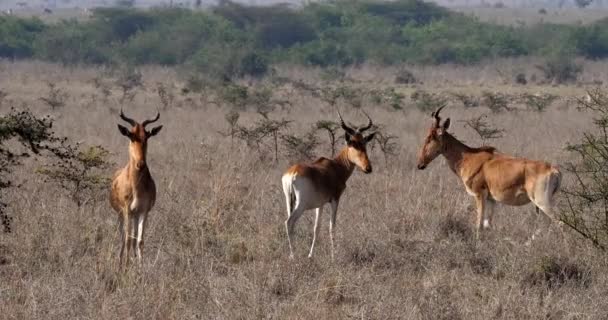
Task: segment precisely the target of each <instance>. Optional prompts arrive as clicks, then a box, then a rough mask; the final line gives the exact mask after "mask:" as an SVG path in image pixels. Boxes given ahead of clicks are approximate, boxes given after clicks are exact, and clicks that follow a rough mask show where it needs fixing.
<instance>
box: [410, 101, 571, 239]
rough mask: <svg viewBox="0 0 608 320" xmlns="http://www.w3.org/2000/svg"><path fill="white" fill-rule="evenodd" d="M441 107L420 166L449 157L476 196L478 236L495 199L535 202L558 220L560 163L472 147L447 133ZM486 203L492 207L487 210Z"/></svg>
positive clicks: (499, 200) (422, 151) (511, 202)
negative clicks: (555, 207) (441, 116)
mask: <svg viewBox="0 0 608 320" xmlns="http://www.w3.org/2000/svg"><path fill="white" fill-rule="evenodd" d="M442 108H443V107H442ZM442 108H439V109H438V110H437V111H435V112H433V113H432V117H433V124H432V126H431V128H430V129H429V132H428V134H427V136H426V138H425V140H424V144H423V145H422V147H421V148H420V152H419V155H418V169H421V170H422V169H424V168H426V166H427V165H428V164H429V163H430V162H431V161H433V159H435V158H436V157H437V156H439V155H440V154H441V155H443V156H444V157H445V158H446V160H447V162H448V165H449V167H450V169H451V170H452V171H453V172H454V173H455V174H456V175H457V176H458V177H459V178H460V179H461V180H462V182H463V184H464V186H465V189H466V191H467V192H468V193H469V194H470V195H472V196H473V197H475V202H476V206H477V223H476V227H477V237H479V232H480V229H481V228H482V226H483V227H489V226H490V220H491V218H492V209H493V203H494V202H500V203H503V204H507V205H513V206H521V205H524V204H527V203H530V202H532V203H534V204H535V205H536V207H537V208H538V209H540V210H542V211H543V212H544V213H545V214H546V215H547V216H549V217H550V218H551V219H555V220H556V217H554V216H553V213H552V211H553V210H552V209H553V205H554V201H553V198H554V196H555V193H556V192H557V191H558V190H559V187H560V184H561V172H560V171H559V169H558V168H557V166H553V165H551V164H549V163H547V162H544V161H536V160H530V159H524V158H514V157H510V156H508V155H505V154H502V153H499V152H497V151H496V149H495V148H493V147H481V148H471V147H469V146H467V145H465V144H464V143H462V142H460V141H459V140H458V139H456V138H455V137H454V136H452V135H451V134H449V133H448V132H447V130H448V128H449V126H450V119H449V118H448V119H447V120H445V122H443V124H442V123H441V118H440V117H439V112H440V111H441V109H442ZM487 205H489V209H490V210H489V211H488V212H487V213H486V206H487Z"/></svg>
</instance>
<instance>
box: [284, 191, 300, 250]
mask: <svg viewBox="0 0 608 320" xmlns="http://www.w3.org/2000/svg"><path fill="white" fill-rule="evenodd" d="M302 213H304V207H303V206H302V204H301V203H300V202H299V201H297V203H296V206H295V208H294V209H293V212H292V213H291V214H290V215H289V218H287V220H285V228H286V229H287V243H289V257H290V258H292V259H293V247H292V246H291V236H292V234H293V228H294V227H295V224H296V222H297V221H298V219H299V218H300V216H301V215H302Z"/></svg>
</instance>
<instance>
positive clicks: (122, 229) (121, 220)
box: [118, 215, 126, 267]
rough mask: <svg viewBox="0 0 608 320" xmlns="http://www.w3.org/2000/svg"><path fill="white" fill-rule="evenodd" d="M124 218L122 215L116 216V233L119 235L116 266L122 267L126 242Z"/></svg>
mask: <svg viewBox="0 0 608 320" xmlns="http://www.w3.org/2000/svg"><path fill="white" fill-rule="evenodd" d="M124 220H125V219H124V217H123V216H122V215H119V216H118V231H119V233H120V235H119V239H120V243H121V245H120V255H119V256H118V266H119V267H122V261H123V260H122V259H123V258H122V257H123V255H124V251H125V246H126V242H125V239H126V238H125V222H124Z"/></svg>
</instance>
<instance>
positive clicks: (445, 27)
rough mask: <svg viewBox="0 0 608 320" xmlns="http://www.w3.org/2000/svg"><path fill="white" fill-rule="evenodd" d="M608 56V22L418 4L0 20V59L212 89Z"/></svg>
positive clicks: (108, 12)
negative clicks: (281, 66) (154, 73)
mask: <svg viewBox="0 0 608 320" xmlns="http://www.w3.org/2000/svg"><path fill="white" fill-rule="evenodd" d="M526 55H532V56H546V57H548V58H550V59H553V60H554V61H560V62H562V61H567V60H569V59H572V58H574V57H576V56H581V57H585V58H590V59H602V58H605V57H607V56H608V19H602V20H599V21H595V22H593V23H591V24H586V25H581V24H579V25H574V24H570V25H565V24H552V23H536V24H531V25H526V24H519V25H515V26H507V25H497V24H491V23H488V22H482V21H480V20H479V19H478V18H476V17H473V16H470V15H465V14H463V13H457V12H454V11H450V10H448V9H445V8H442V7H439V6H437V5H435V4H433V3H426V2H423V1H419V0H399V1H394V2H372V1H350V0H349V1H342V0H338V1H331V2H325V3H310V4H307V5H304V6H302V7H300V8H292V7H289V6H287V5H274V6H265V7H258V6H247V5H242V4H237V3H234V2H230V1H221V2H220V3H219V4H218V5H216V6H215V7H212V8H210V9H209V10H189V9H180V8H152V9H148V10H142V9H134V8H128V7H126V8H99V9H95V10H93V12H92V16H91V17H90V19H86V20H84V21H83V20H77V19H69V20H62V21H61V22H57V23H46V22H43V21H42V20H40V19H38V18H35V17H34V18H24V17H16V16H0V57H3V58H9V59H23V58H35V59H41V60H45V61H51V62H60V63H63V64H65V65H82V64H86V65H90V64H92V65H124V64H128V65H130V66H138V65H144V64H160V65H166V66H183V67H184V70H188V71H189V72H196V73H198V74H202V75H203V77H204V78H205V79H208V80H213V81H218V80H219V81H222V80H224V81H225V80H230V79H233V78H237V77H242V76H253V77H259V76H263V75H264V74H266V73H267V72H269V71H270V70H272V68H271V66H272V65H273V64H278V63H294V64H299V65H305V66H320V67H344V66H351V65H357V64H361V63H364V62H370V63H376V64H381V65H397V64H403V63H408V64H425V65H429V64H445V63H453V64H475V63H479V62H481V61H483V60H488V59H492V58H497V57H517V56H526Z"/></svg>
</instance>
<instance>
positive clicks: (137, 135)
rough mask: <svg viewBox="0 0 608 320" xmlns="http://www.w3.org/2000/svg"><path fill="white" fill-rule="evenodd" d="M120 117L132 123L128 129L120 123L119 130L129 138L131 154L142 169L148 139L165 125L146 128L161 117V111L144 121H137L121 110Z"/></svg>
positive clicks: (138, 167)
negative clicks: (148, 129) (150, 128)
mask: <svg viewBox="0 0 608 320" xmlns="http://www.w3.org/2000/svg"><path fill="white" fill-rule="evenodd" d="M120 118H121V119H122V120H124V121H126V122H127V123H129V124H130V125H131V129H130V130H129V129H127V128H125V127H123V126H121V125H120V124H119V125H118V131H120V133H121V134H122V135H123V136H125V137H127V138H129V140H131V143H129V155H130V157H131V158H132V159H133V160H134V161H135V163H136V167H137V169H140V168H142V167H144V166H145V165H146V151H147V149H148V139H149V138H150V137H153V136H155V135H156V134H157V133H158V132H160V129H162V128H163V126H158V127H154V128H152V130H151V131H147V130H146V126H147V125H148V124H150V123H153V122H156V121H157V120H158V118H160V113H157V114H156V118H154V119H152V120H145V121H143V122H142V123H137V122H136V121H135V120H133V119H131V118H128V117H127V116H125V114H124V113H123V112H122V110H120Z"/></svg>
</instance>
